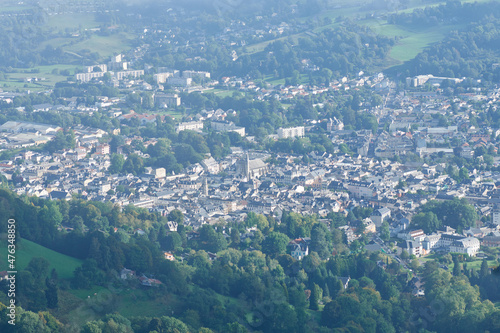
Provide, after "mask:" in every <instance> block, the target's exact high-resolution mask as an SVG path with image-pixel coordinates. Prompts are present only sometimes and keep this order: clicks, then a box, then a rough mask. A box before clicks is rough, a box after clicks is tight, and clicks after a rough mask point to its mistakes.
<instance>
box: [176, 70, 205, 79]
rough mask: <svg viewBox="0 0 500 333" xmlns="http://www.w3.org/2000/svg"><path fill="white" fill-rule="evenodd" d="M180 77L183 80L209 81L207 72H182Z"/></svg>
mask: <svg viewBox="0 0 500 333" xmlns="http://www.w3.org/2000/svg"><path fill="white" fill-rule="evenodd" d="M182 77H184V78H191V79H194V78H200V79H210V73H209V72H201V71H183V72H182Z"/></svg>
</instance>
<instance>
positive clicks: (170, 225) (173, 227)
mask: <svg viewBox="0 0 500 333" xmlns="http://www.w3.org/2000/svg"><path fill="white" fill-rule="evenodd" d="M178 225H179V224H178V223H177V222H174V221H168V222H167V228H168V230H169V231H172V232H173V231H177V227H178Z"/></svg>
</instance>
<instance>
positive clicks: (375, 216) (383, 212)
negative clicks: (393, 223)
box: [370, 207, 391, 227]
mask: <svg viewBox="0 0 500 333" xmlns="http://www.w3.org/2000/svg"><path fill="white" fill-rule="evenodd" d="M389 218H391V210H390V209H389V208H387V207H383V208H380V209H375V210H374V211H373V213H372V215H371V216H370V219H371V220H372V221H373V223H375V225H376V226H377V227H381V226H382V222H384V221H385V220H388V219H389Z"/></svg>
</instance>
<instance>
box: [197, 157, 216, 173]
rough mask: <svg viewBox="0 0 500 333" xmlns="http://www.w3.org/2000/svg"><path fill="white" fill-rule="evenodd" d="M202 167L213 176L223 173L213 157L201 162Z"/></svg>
mask: <svg viewBox="0 0 500 333" xmlns="http://www.w3.org/2000/svg"><path fill="white" fill-rule="evenodd" d="M201 166H202V167H203V169H205V170H206V171H207V172H208V173H211V174H217V173H219V172H220V171H221V168H220V165H219V163H218V162H217V161H216V160H215V159H214V158H213V157H211V156H210V157H209V158H206V159H204V160H203V161H201Z"/></svg>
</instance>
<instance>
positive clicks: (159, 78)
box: [153, 72, 174, 84]
mask: <svg viewBox="0 0 500 333" xmlns="http://www.w3.org/2000/svg"><path fill="white" fill-rule="evenodd" d="M173 76H174V73H171V72H166V73H158V74H155V75H153V79H154V80H155V81H156V83H158V84H161V83H165V82H167V79H168V78H169V77H173Z"/></svg>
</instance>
